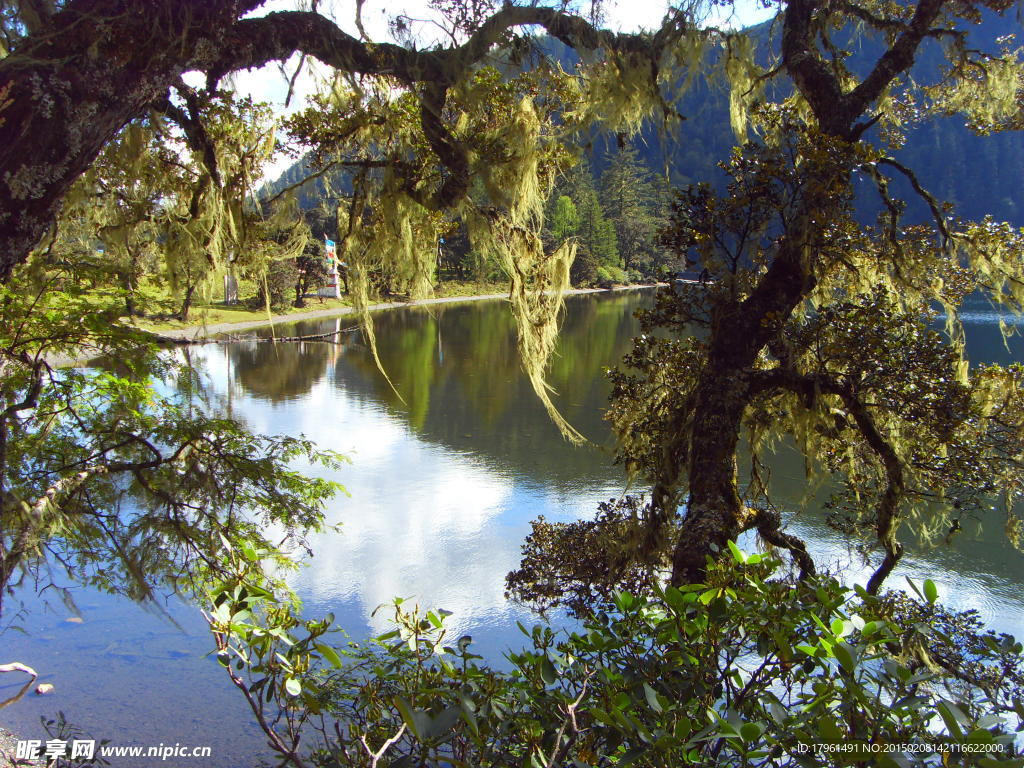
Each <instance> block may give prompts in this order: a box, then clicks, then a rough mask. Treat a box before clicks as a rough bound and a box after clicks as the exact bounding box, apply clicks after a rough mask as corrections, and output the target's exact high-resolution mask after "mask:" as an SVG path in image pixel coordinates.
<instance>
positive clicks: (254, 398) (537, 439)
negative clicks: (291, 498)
mask: <svg viewBox="0 0 1024 768" xmlns="http://www.w3.org/2000/svg"><path fill="white" fill-rule="evenodd" d="M648 300H649V297H648V296H644V295H643V294H639V293H637V294H630V295H618V296H615V297H607V298H605V297H601V298H597V299H595V298H592V297H586V298H584V299H583V300H571V301H570V303H569V309H568V312H567V315H566V319H565V325H564V333H563V338H562V341H561V343H560V346H559V350H558V356H557V358H556V359H555V361H554V364H553V366H552V372H551V382H552V384H553V386H554V387H555V389H556V390H557V391H558V392H560V393H561V394H560V396H559V397H558V402H559V404H560V406H561V407H562V408H563V410H564V411H565V413H566V414H567V416H568V417H569V418H570V420H572V421H573V423H574V424H575V425H576V426H577V427H578V428H580V429H581V430H582V431H583V432H584V433H585V434H587V435H588V436H589V437H590V438H591V439H592V440H593V442H594V444H592V445H591V446H588V447H585V448H583V449H574V448H572V447H571V446H569V445H568V444H566V443H565V442H564V441H563V440H562V439H561V438H560V437H559V435H558V433H557V430H556V429H555V427H554V426H553V425H552V424H551V422H550V419H549V418H548V417H547V415H546V413H545V412H544V410H543V408H542V407H541V406H540V405H539V404H538V403H537V402H536V400H535V398H534V396H533V394H532V391H531V390H530V388H529V384H528V383H527V382H526V381H525V380H524V378H523V376H522V375H521V368H520V362H519V358H518V353H517V351H516V338H515V329H514V327H513V324H512V321H511V318H510V317H509V314H508V312H507V311H505V310H504V308H503V307H500V306H496V305H495V303H488V304H479V303H469V304H463V305H457V306H451V307H441V308H434V309H433V310H430V311H428V310H424V309H414V310H408V311H398V312H389V313H386V314H382V315H380V316H378V317H377V319H376V321H375V324H376V332H377V335H378V338H379V339H381V344H380V356H381V360H382V362H383V365H384V367H385V370H386V371H387V373H388V376H389V377H390V379H391V380H392V382H393V383H394V385H395V389H394V390H393V389H392V388H391V387H390V386H389V385H388V384H387V382H386V381H385V380H384V378H383V376H382V375H381V374H380V372H379V371H378V370H377V368H376V365H375V363H374V361H373V359H372V355H371V354H370V352H369V350H368V349H366V347H365V346H364V345H363V344H362V343H361V341H360V338H359V337H358V336H357V335H349V336H345V337H344V339H343V342H342V343H341V344H338V345H325V344H313V343H305V344H293V345H290V347H291V348H290V349H289V351H288V353H287V354H288V355H289V358H287V359H288V360H291V361H293V362H294V364H295V365H296V368H297V369H298V370H301V371H302V372H303V374H302V375H301V376H300V375H289V374H288V373H286V372H283V371H275V373H274V375H273V376H271V377H267V378H262V379H259V381H258V386H252V384H251V383H250V382H251V381H252V379H251V377H249V376H243V374H242V369H243V367H244V366H245V365H247V364H251V362H252V361H253V360H255V359H256V355H262V356H263V359H265V360H268V361H270V363H269V364H271V365H279V364H281V362H282V361H283V360H285V359H286V358H283V357H274V355H273V352H272V350H273V347H274V346H279V345H272V344H268V343H251V344H249V345H248V346H237V345H232V346H227V347H221V348H211V349H208V350H206V351H205V353H204V354H206V355H207V368H208V370H210V371H211V372H214V375H213V377H212V378H213V379H214V380H216V379H218V378H220V377H221V376H225V375H227V374H230V372H232V371H233V372H234V379H233V381H232V383H230V384H228V386H229V387H233V389H234V392H233V394H232V398H231V399H232V403H233V408H234V409H235V414H236V415H239V416H242V417H243V418H244V419H245V420H246V421H247V422H249V423H250V424H251V425H252V426H253V428H254V429H257V430H259V431H267V432H283V431H287V432H290V433H293V434H294V433H298V432H301V433H302V434H305V435H306V436H308V437H310V438H312V439H313V440H315V441H316V442H317V443H318V444H319V445H321V446H323V447H327V448H332V449H334V450H339V451H341V452H343V453H345V454H347V455H349V456H350V457H351V458H352V460H353V465H352V466H351V467H347V468H345V469H344V470H343V471H341V472H339V473H338V474H337V476H336V477H334V478H332V479H336V480H338V481H339V482H341V483H343V484H344V485H345V486H346V488H347V490H348V491H349V493H350V494H351V497H350V498H347V499H342V500H340V501H339V502H338V503H336V504H335V505H334V506H333V507H332V510H331V514H330V522H331V523H333V524H340V525H341V527H342V532H341V534H340V535H339V534H336V533H327V534H322V535H320V536H317V537H315V538H314V539H313V541H312V542H311V543H312V545H313V546H312V550H313V552H314V553H315V554H314V556H313V557H312V558H310V559H309V561H308V564H307V565H306V567H305V568H303V569H302V571H300V572H299V574H298V575H297V576H296V577H295V580H294V584H295V586H296V588H297V589H298V590H299V592H300V594H302V596H303V599H304V600H305V602H306V604H307V606H308V607H309V610H310V611H311V612H317V611H318V610H331V611H333V612H335V613H336V614H338V615H340V616H341V618H342V619H343V621H342V623H343V625H344V626H346V628H347V629H349V631H354V632H355V633H356V634H359V630H360V628H363V629H364V630H365V631H373V632H378V631H381V630H383V629H384V628H385V626H386V621H387V615H386V613H383V612H382V613H378V614H377V615H376V616H371V614H372V612H373V609H374V608H375V607H376V606H377V605H379V604H381V603H384V602H387V601H389V600H391V599H392V598H393V597H395V596H403V597H414V598H415V599H416V600H417V601H418V602H419V603H421V604H423V605H430V606H437V607H444V608H446V609H448V610H451V611H454V614H455V615H454V616H453V617H452V629H453V631H456V632H463V631H470V630H472V631H473V633H474V636H475V637H476V638H477V639H478V641H480V642H482V643H483V644H484V645H485V646H486V647H487V648H490V649H492V650H493V651H494V652H497V651H498V650H500V649H501V648H502V646H503V645H507V644H508V642H509V641H510V639H511V638H510V634H509V628H510V627H514V623H515V619H521V620H525V621H530V620H531V618H530V616H529V615H528V614H527V613H526V612H525V611H524V610H523V609H521V608H518V607H515V606H512V605H510V604H508V603H507V602H506V600H505V598H504V577H505V574H506V573H507V572H508V571H510V570H512V569H513V568H515V567H517V566H518V563H519V546H520V543H521V542H522V540H523V537H524V536H525V534H526V533H527V531H528V530H529V525H528V524H529V521H530V520H532V519H534V518H535V517H537V516H538V515H541V514H543V515H546V516H547V517H548V518H551V519H572V518H574V517H577V516H579V515H585V514H590V513H591V512H592V511H593V509H594V508H595V506H596V503H597V501H599V500H601V499H602V498H607V497H608V496H611V495H615V494H617V493H620V492H621V490H622V486H623V481H624V478H623V477H622V476H621V474H620V473H619V472H617V471H616V470H615V469H614V468H613V467H611V459H610V454H609V453H608V452H607V451H606V450H602V449H601V447H600V446H601V445H602V444H606V443H607V442H608V430H607V427H606V425H605V424H604V422H603V420H602V410H603V406H604V403H605V401H606V399H607V394H608V389H607V383H606V382H605V380H604V378H603V377H602V376H601V375H600V371H601V368H602V366H604V365H609V364H612V363H613V362H614V361H616V360H617V359H619V358H621V356H622V354H624V353H625V351H626V349H627V348H628V346H629V344H630V339H631V338H632V336H633V335H634V334H635V332H636V330H637V326H636V321H635V319H634V318H633V311H634V310H635V309H636V308H637V307H639V306H640V305H641V304H642V303H644V302H646V301H648ZM332 322H333V321H332ZM330 329H331V328H330V324H324V323H308V324H303V325H301V326H300V327H298V328H296V330H295V331H294V333H295V334H296V335H311V334H319V333H324V332H326V331H328V330H330ZM289 333H292V331H289ZM264 348H269V349H270V350H271V351H268V352H263V351H262V350H263V349H264ZM317 366H320V367H321V370H322V371H323V373H322V374H321V375H317V374H316V370H317ZM271 382H275V383H277V385H278V386H279V388H277V389H275V388H274V386H272V385H271ZM299 385H302V386H304V389H300V388H299ZM396 390H397V392H396ZM300 396H301V399H299V398H300Z"/></svg>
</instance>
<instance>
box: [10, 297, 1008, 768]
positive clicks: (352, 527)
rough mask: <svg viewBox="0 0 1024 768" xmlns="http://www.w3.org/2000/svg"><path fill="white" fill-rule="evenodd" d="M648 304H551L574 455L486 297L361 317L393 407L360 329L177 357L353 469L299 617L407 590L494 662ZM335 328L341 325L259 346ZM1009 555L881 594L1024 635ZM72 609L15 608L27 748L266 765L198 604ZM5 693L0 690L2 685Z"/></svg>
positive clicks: (994, 349)
mask: <svg viewBox="0 0 1024 768" xmlns="http://www.w3.org/2000/svg"><path fill="white" fill-rule="evenodd" d="M650 298H651V294H650V292H649V291H631V292H616V293H610V294H598V295H585V296H575V297H570V298H569V299H568V300H567V313H566V317H565V324H564V331H563V334H562V338H561V342H560V347H559V355H558V357H557V358H556V360H555V361H554V364H553V366H552V371H551V375H550V381H551V383H552V385H553V386H554V388H555V389H556V390H557V392H558V393H559V395H558V397H557V398H556V401H557V402H558V404H559V406H560V408H561V409H562V411H563V413H564V414H565V415H566V417H567V418H568V419H569V421H570V422H572V423H573V424H574V425H575V426H576V427H577V428H578V429H580V430H581V431H582V432H583V434H585V435H586V436H587V437H588V438H589V439H590V440H591V441H592V442H591V444H590V445H588V446H584V447H582V448H574V447H572V446H570V445H569V444H567V443H566V442H564V441H563V440H562V439H561V438H560V437H559V435H558V433H557V430H556V429H555V427H554V426H553V425H552V424H551V422H550V420H549V419H548V417H547V415H546V414H545V412H544V409H543V408H542V407H541V406H540V404H539V403H538V402H537V401H536V398H535V397H534V395H533V393H532V390H531V389H530V386H529V384H528V382H527V381H526V380H525V377H524V376H523V375H522V373H521V369H520V364H519V360H518V357H517V352H516V343H515V333H514V328H513V324H512V320H511V317H510V314H509V312H508V309H507V306H505V304H504V302H501V301H489V302H467V303H460V304H453V305H436V306H433V307H428V308H412V309H402V310H392V311H388V312H384V313H380V314H378V315H377V316H376V321H375V322H376V330H377V338H378V341H379V348H380V355H381V359H382V361H383V363H384V366H385V368H386V369H387V371H388V373H389V375H390V377H391V379H392V381H393V382H394V384H395V387H396V388H397V390H398V392H399V393H400V395H401V397H399V396H398V395H396V394H395V393H394V392H393V391H392V390H391V389H390V387H389V386H388V385H387V383H386V382H385V381H384V379H383V378H382V377H381V375H380V373H379V372H378V371H377V370H376V368H375V366H374V363H373V361H372V358H371V356H370V355H369V353H368V350H367V349H366V348H365V346H363V344H362V343H361V338H360V335H359V334H358V333H357V332H344V333H342V334H340V338H341V343H340V344H324V343H315V342H305V343H278V344H271V343H255V342H243V343H238V344H231V345H208V346H203V347H192V348H188V349H187V350H186V351H185V352H186V353H187V354H188V355H189V356H190V357H191V359H192V361H193V362H194V363H195V365H196V366H197V367H198V368H199V369H200V370H202V371H203V373H204V377H205V386H206V387H207V388H208V390H209V391H210V393H211V394H213V395H214V396H216V397H217V398H218V399H219V401H220V402H221V403H222V407H223V408H224V409H225V410H226V411H228V412H230V413H231V414H232V415H234V416H235V417H236V418H239V419H242V420H243V421H245V422H246V423H247V424H249V425H250V427H251V428H253V429H254V430H256V431H259V432H268V433H288V434H299V433H302V434H305V435H306V436H307V437H309V438H311V439H313V440H315V441H316V442H317V443H319V444H320V445H321V446H323V447H325V448H330V449H333V450H337V451H340V452H342V453H344V454H345V455H347V456H348V457H349V458H350V459H351V464H349V465H347V466H344V467H342V469H341V470H339V471H338V472H336V473H335V474H333V475H331V478H332V479H335V480H337V481H338V482H340V483H342V484H343V485H344V486H345V487H346V489H347V491H348V494H349V495H348V496H345V495H339V496H338V497H337V498H336V499H335V500H334V501H333V502H332V504H331V506H330V510H329V515H328V522H330V523H332V524H340V526H341V531H340V532H330V533H325V534H320V535H317V536H314V537H313V538H312V539H311V544H312V550H313V552H314V556H313V557H312V558H309V559H308V560H306V561H305V563H304V567H303V568H302V569H301V570H299V571H298V572H297V573H296V574H295V575H294V576H293V577H292V585H293V586H294V588H295V589H296V590H297V591H298V593H299V595H300V596H301V597H302V599H303V601H304V604H305V610H306V613H307V615H309V616H311V617H313V616H318V615H322V614H324V613H327V612H332V613H334V614H335V616H336V617H337V623H338V624H339V625H340V626H342V627H344V628H345V629H346V630H347V631H348V633H349V634H350V635H351V636H353V637H355V638H364V637H367V636H369V635H371V634H376V633H380V632H382V631H384V630H385V629H386V628H387V624H386V619H385V614H386V612H381V613H379V614H377V616H372V615H371V614H372V613H373V611H374V608H376V607H377V606H378V605H380V604H381V603H385V602H388V601H390V600H391V599H392V598H394V597H396V596H401V597H407V598H414V599H415V600H416V601H418V602H419V603H420V604H421V605H424V606H430V607H436V608H445V609H447V610H450V611H453V613H454V615H453V616H452V617H451V618H450V619H449V625H450V627H451V631H452V632H453V633H454V634H455V635H456V636H457V635H459V634H464V633H468V634H471V635H473V637H474V641H475V645H476V647H477V652H479V653H482V654H483V655H485V656H486V657H488V658H489V659H493V660H495V661H496V662H498V663H500V662H501V652H502V649H504V648H506V647H508V646H510V645H516V644H519V637H520V635H519V630H518V629H517V628H516V622H517V621H522V622H524V623H527V624H530V623H533V622H534V621H535V620H536V619H535V618H534V617H533V616H532V615H531V614H530V613H529V612H528V611H526V610H525V609H523V608H521V607H518V606H515V605H511V604H509V603H508V602H507V601H506V600H505V598H504V578H505V575H506V574H507V573H508V571H510V570H512V569H513V568H515V567H516V566H517V565H518V562H519V547H520V544H521V542H522V540H523V538H524V536H525V535H526V533H527V532H528V531H529V523H530V521H531V520H533V519H535V518H536V517H538V516H539V515H544V516H545V517H546V518H547V519H549V520H554V521H558V520H566V521H567V520H572V519H576V518H579V517H584V516H589V515H591V514H592V513H593V511H594V510H595V508H596V505H597V503H598V502H600V501H602V500H605V499H608V498H611V497H616V496H619V495H620V494H621V493H622V492H623V488H624V484H625V478H624V476H623V475H622V472H621V471H620V470H619V469H618V468H617V467H615V466H614V465H613V463H612V453H611V439H610V435H609V431H608V428H607V425H606V424H605V422H604V421H603V418H602V412H603V409H604V406H605V401H606V398H607V394H608V385H607V383H606V381H605V379H604V377H603V375H602V368H603V367H604V366H608V365H614V364H615V363H616V362H617V361H618V360H619V359H620V358H621V357H622V355H623V354H624V353H625V352H626V351H627V350H628V348H629V346H630V340H631V338H632V337H633V335H635V333H636V332H637V322H636V320H635V319H634V318H633V312H634V311H635V310H636V309H637V308H638V307H641V306H644V305H647V304H648V303H649V302H650ZM965 321H966V324H967V333H968V341H969V347H970V351H971V353H972V356H973V357H974V358H975V359H976V360H984V361H992V362H1009V361H1012V360H1024V345H1022V343H1021V340H1020V339H1019V338H1011V339H1010V342H1009V345H1008V347H1007V346H1004V344H1003V341H1002V337H1001V335H1000V333H999V329H998V316H997V315H995V314H994V313H992V311H991V310H989V309H988V308H987V307H985V306H982V305H979V306H977V307H969V308H968V313H967V316H966V317H965ZM352 324H353V321H352V319H351V318H350V317H342V318H339V319H332V320H326V321H319V322H315V323H302V324H298V325H293V326H288V327H287V328H281V327H279V328H278V329H277V333H278V334H279V335H281V334H285V335H305V334H314V333H325V332H328V331H331V330H335V329H341V330H344V329H346V328H347V327H349V326H351V325H352ZM775 464H776V468H775V473H774V477H775V481H776V487H777V490H778V491H779V493H780V494H781V495H782V496H783V497H784V499H787V500H789V501H790V502H791V503H793V504H794V508H795V501H796V499H798V498H799V497H800V496H801V495H802V492H803V483H802V465H801V464H800V463H799V462H797V461H795V456H792V455H786V454H783V455H781V456H780V457H778V459H777V461H776V462H775ZM791 526H792V529H793V531H794V532H795V533H797V534H798V535H800V536H802V537H804V538H805V540H806V541H807V542H808V544H809V546H810V548H811V550H812V552H813V553H815V554H816V555H817V556H818V558H819V560H820V561H821V562H823V563H826V564H836V565H843V566H844V567H846V568H847V569H848V571H849V572H851V574H852V576H853V577H854V578H858V577H859V578H861V580H862V581H863V574H866V573H868V570H867V569H865V567H864V566H863V565H862V564H861V563H860V562H859V561H858V560H857V559H856V557H855V556H852V555H851V553H850V552H849V551H848V548H847V545H846V544H845V542H843V541H842V540H840V539H839V537H838V536H837V534H835V533H834V532H833V531H831V530H830V529H829V528H827V527H826V526H825V525H824V523H823V521H822V519H821V518H820V516H818V515H815V514H814V513H813V512H812V511H810V510H808V511H807V512H804V513H801V514H799V515H796V516H795V518H794V519H793V520H792V521H791ZM752 546H753V544H752V543H748V544H747V547H748V548H752ZM1022 563H1024V558H1022V556H1021V554H1020V553H1018V552H1017V551H1015V550H1014V549H1013V548H1012V547H1010V546H1009V544H1007V543H1006V541H1005V539H1004V537H1003V535H1002V528H1001V525H999V524H998V523H996V524H994V525H992V526H991V528H985V529H978V528H974V529H971V530H968V531H967V532H966V533H965V535H962V536H961V538H960V539H959V540H958V542H957V546H956V548H955V549H934V550H930V551H924V552H922V551H911V552H910V553H909V554H908V555H907V556H906V557H905V558H904V561H903V563H902V564H901V566H900V568H899V569H898V571H897V573H896V574H894V575H893V576H892V577H890V582H889V583H890V584H891V585H894V586H898V585H899V584H902V583H904V582H903V576H904V575H907V576H910V577H912V578H914V579H921V578H925V577H930V578H932V579H933V580H934V581H935V582H936V583H937V584H938V585H939V589H940V594H941V595H942V597H943V599H944V600H945V601H946V602H948V603H949V604H951V605H953V606H957V607H961V608H966V607H972V608H977V609H979V610H980V611H981V614H982V618H983V619H984V620H985V621H986V622H988V623H989V624H990V625H991V626H993V627H995V628H997V629H1000V630H1003V631H1009V632H1015V633H1017V634H1019V635H1024V570H1022V569H1021V567H1020V566H1021V564H1022ZM75 599H76V602H77V605H78V608H79V609H80V611H81V619H82V620H81V622H75V621H68V619H69V618H72V617H73V614H72V613H71V612H70V611H69V610H68V608H66V607H65V606H64V605H63V604H62V603H61V602H60V600H59V599H57V598H56V597H55V596H50V597H49V599H48V600H46V601H45V602H46V604H45V605H43V603H42V602H41V601H40V600H39V599H36V598H26V600H27V602H28V607H29V612H28V613H27V615H25V616H24V617H21V618H18V619H15V621H14V623H16V624H20V625H21V626H23V627H24V629H25V630H27V634H21V633H17V632H13V631H8V632H6V633H5V634H4V635H3V640H4V642H3V645H4V652H3V654H2V656H3V659H2V660H3V661H11V660H18V661H21V662H24V663H26V664H29V665H30V666H33V667H35V668H36V669H37V670H38V671H40V673H41V675H42V676H41V680H40V681H41V682H50V683H53V684H54V685H55V686H56V689H55V691H54V693H53V694H51V695H49V696H42V697H36V696H30V697H28V698H26V699H25V700H23V701H21V702H19V703H18V704H16V705H14V706H12V707H9V708H7V709H5V710H4V711H3V712H2V713H0V723H2V724H3V725H4V726H6V727H8V728H10V729H11V730H13V731H15V732H17V733H19V734H20V735H22V736H23V737H25V738H41V739H44V740H45V738H47V737H46V734H45V732H44V731H43V729H42V728H41V727H40V724H39V717H40V716H41V715H48V716H52V715H54V714H55V713H56V712H57V710H62V711H63V712H64V713H65V714H66V716H67V718H68V720H69V721H70V722H72V723H75V724H76V725H78V726H80V727H82V728H83V729H84V730H86V731H88V732H89V733H91V734H92V735H93V736H94V737H95V738H97V739H109V740H110V742H111V743H112V744H114V745H122V744H124V745H127V744H140V745H145V746H157V745H160V744H164V745H174V744H176V743H177V744H180V745H182V746H210V747H211V757H210V758H208V759H201V758H195V759H189V760H182V761H180V762H179V763H178V764H180V765H182V766H186V765H187V766H204V767H208V768H231V767H232V766H252V765H253V764H254V763H255V762H256V761H257V760H258V758H259V757H260V756H268V755H269V752H268V751H267V749H266V747H265V746H264V745H263V739H262V737H261V734H260V733H259V731H258V729H257V728H256V727H255V726H253V725H252V723H251V722H250V717H249V711H248V709H247V707H246V706H245V704H244V702H243V700H242V698H241V696H239V695H238V694H237V692H235V691H234V690H233V689H232V687H231V685H230V683H229V682H228V680H227V676H226V675H225V674H224V672H223V670H221V669H220V668H219V667H218V666H217V664H216V663H215V662H214V661H213V660H212V659H210V658H209V657H206V656H205V654H207V653H209V651H210V649H211V647H212V642H211V640H210V638H209V636H208V634H207V632H206V628H205V624H204V622H203V621H202V619H201V617H200V616H199V614H198V612H197V610H196V609H195V608H193V607H190V606H187V605H184V604H183V603H181V602H180V601H178V600H176V599H174V598H169V599H168V600H167V602H166V606H165V613H166V614H167V615H169V616H170V617H171V618H173V620H174V622H176V623H172V621H170V620H168V617H167V615H162V613H161V612H160V611H148V612H147V611H145V610H143V609H141V608H139V607H138V606H135V605H132V604H130V603H127V602H126V601H123V600H118V599H115V598H111V597H108V596H105V595H101V594H98V593H96V592H94V591H90V590H84V589H78V590H75ZM5 677H7V676H5ZM10 677H14V675H11V676H10ZM2 682H3V683H4V685H3V686H0V688H2V690H0V697H4V698H5V697H6V696H9V695H11V694H13V693H14V692H15V691H16V690H17V688H18V684H17V681H7V680H3V681H2ZM143 762H145V761H143ZM150 762H153V760H152V759H151V760H150ZM157 762H159V761H157ZM114 764H115V765H118V764H119V763H118V762H116V761H115V762H114ZM120 764H123V765H129V764H130V763H129V762H124V763H120ZM164 764H165V765H168V764H169V763H164Z"/></svg>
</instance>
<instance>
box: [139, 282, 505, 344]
mask: <svg viewBox="0 0 1024 768" xmlns="http://www.w3.org/2000/svg"><path fill="white" fill-rule="evenodd" d="M507 292H508V284H506V283H497V282H483V281H445V282H442V283H440V284H438V285H437V287H436V288H435V289H434V297H436V298H454V297H459V296H467V297H468V296H483V295H488V294H495V293H497V294H501V293H507ZM379 301H384V302H393V301H402V297H401V296H390V297H383V298H381V299H379ZM351 306H352V301H351V300H350V299H349V297H348V296H347V295H343V296H342V297H341V298H340V299H321V298H318V297H315V296H313V297H308V298H306V303H305V306H302V307H295V306H291V305H288V306H285V307H276V308H275V309H274V311H273V312H272V313H271V314H272V315H273V316H274V318H275V319H278V318H280V317H282V316H284V317H287V316H288V315H302V314H304V313H308V312H319V311H321V310H323V311H329V310H337V309H344V308H346V307H351ZM266 319H267V309H266V307H255V308H251V307H249V306H247V305H245V304H244V303H238V304H232V305H228V304H225V303H224V302H204V303H198V304H196V306H195V307H194V308H193V310H192V312H191V313H190V314H189V319H188V321H187V322H182V321H181V320H178V319H176V318H172V317H168V316H167V315H155V316H149V317H141V318H135V320H134V324H135V325H137V326H138V327H139V328H143V329H145V330H147V331H153V332H155V333H166V332H167V331H175V330H181V329H184V328H193V327H196V326H209V325H222V324H227V323H251V322H255V321H260V320H266Z"/></svg>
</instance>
